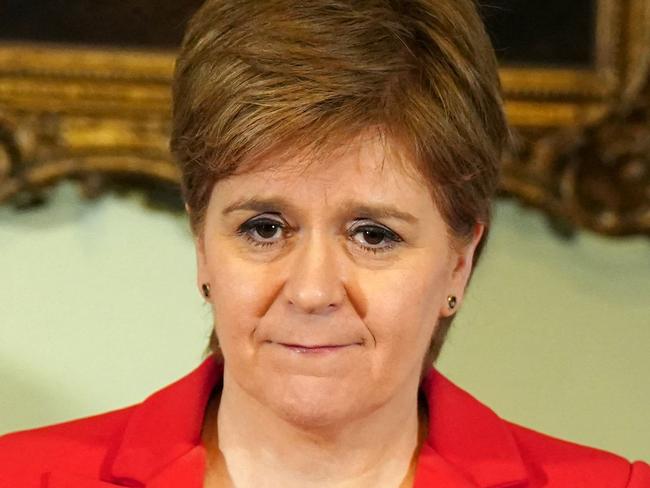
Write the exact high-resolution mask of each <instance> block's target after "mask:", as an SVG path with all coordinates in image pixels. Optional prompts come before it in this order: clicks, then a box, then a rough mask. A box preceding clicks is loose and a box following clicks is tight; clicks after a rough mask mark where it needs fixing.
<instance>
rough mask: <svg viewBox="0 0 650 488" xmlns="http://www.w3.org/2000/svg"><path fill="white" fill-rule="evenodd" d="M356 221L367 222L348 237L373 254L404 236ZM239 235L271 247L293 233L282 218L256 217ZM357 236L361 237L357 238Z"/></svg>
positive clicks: (380, 251) (385, 250)
mask: <svg viewBox="0 0 650 488" xmlns="http://www.w3.org/2000/svg"><path fill="white" fill-rule="evenodd" d="M356 222H366V223H363V224H360V225H355V226H352V227H351V228H350V229H348V239H349V240H350V241H352V242H353V243H355V244H356V245H357V246H358V247H359V248H361V250H363V251H364V252H368V253H372V254H379V253H382V252H387V251H390V250H392V249H393V248H395V247H396V246H397V245H398V244H399V243H400V242H402V238H401V237H400V236H399V235H397V234H396V233H395V232H393V231H392V230H390V229H388V228H387V227H384V226H381V225H378V224H376V223H368V222H369V221H368V220H359V221H356ZM237 235H238V236H240V237H242V238H244V239H245V240H246V241H247V242H248V243H249V244H251V245H253V246H255V247H259V248H265V249H269V248H271V247H273V246H278V245H282V240H283V239H285V238H286V237H288V235H291V229H290V228H289V226H288V225H286V224H285V223H284V222H282V221H280V220H275V219H270V218H268V217H261V218H259V217H256V218H253V219H250V220H248V221H246V222H244V223H243V224H242V225H240V226H239V228H238V229H237ZM357 236H359V239H357V238H356V237H357ZM382 243H383V244H382Z"/></svg>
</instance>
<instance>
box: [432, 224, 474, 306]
mask: <svg viewBox="0 0 650 488" xmlns="http://www.w3.org/2000/svg"><path fill="white" fill-rule="evenodd" d="M484 233H485V225H483V224H476V225H474V229H473V230H472V238H471V240H470V241H469V242H468V243H466V244H464V245H463V246H462V247H460V248H458V249H454V250H453V252H452V262H451V276H450V279H449V282H448V283H449V284H448V290H447V293H446V294H445V296H444V303H443V304H442V305H441V309H440V316H441V317H449V316H450V315H453V314H454V313H456V310H458V308H459V306H460V305H461V303H462V302H463V298H464V296H465V289H466V287H467V282H468V281H469V277H470V276H471V274H472V266H473V263H474V252H475V251H476V247H477V246H478V244H479V242H481V238H482V237H483V234H484ZM449 295H453V296H455V297H456V306H455V307H454V308H453V309H452V308H450V307H449V305H448V303H447V297H448V296H449Z"/></svg>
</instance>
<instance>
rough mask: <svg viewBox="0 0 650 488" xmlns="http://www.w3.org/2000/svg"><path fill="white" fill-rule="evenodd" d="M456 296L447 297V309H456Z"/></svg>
mask: <svg viewBox="0 0 650 488" xmlns="http://www.w3.org/2000/svg"><path fill="white" fill-rule="evenodd" d="M456 303H457V300H456V295H449V296H448V297H447V306H448V307H449V309H450V310H453V309H455V308H456Z"/></svg>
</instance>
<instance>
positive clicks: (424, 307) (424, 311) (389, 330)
mask: <svg viewBox="0 0 650 488" xmlns="http://www.w3.org/2000/svg"><path fill="white" fill-rule="evenodd" d="M422 269H428V270H430V271H429V272H428V273H422ZM446 275H447V273H446V270H445V269H444V267H442V266H428V267H426V268H423V267H420V266H414V267H413V268H412V269H401V270H400V271H399V272H391V273H389V274H387V275H386V276H383V277H379V279H377V277H376V276H375V277H374V278H373V279H372V280H368V281H367V282H368V283H372V285H371V286H368V287H367V288H366V290H367V291H366V294H367V296H368V303H369V304H370V306H369V308H368V316H367V318H366V325H367V327H368V329H369V330H370V332H371V334H372V335H373V337H374V338H375V340H376V341H377V345H378V347H384V348H385V350H386V351H390V352H389V354H400V352H401V351H402V350H403V349H405V348H406V349H408V350H409V351H410V353H411V354H413V353H414V351H416V350H418V351H419V350H422V351H425V350H426V348H427V347H428V342H429V339H430V338H431V335H432V333H433V329H434V327H435V325H436V323H437V321H438V311H439V304H440V303H441V299H442V297H443V296H444V294H445V289H446V284H447V283H446V282H447V277H446ZM414 356H415V355H414ZM414 359H415V357H414Z"/></svg>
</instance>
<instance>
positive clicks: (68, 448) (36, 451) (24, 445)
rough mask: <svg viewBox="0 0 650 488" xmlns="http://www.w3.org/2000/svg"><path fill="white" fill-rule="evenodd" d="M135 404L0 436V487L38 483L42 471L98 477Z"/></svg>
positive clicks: (25, 485) (38, 484)
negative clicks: (72, 471) (70, 472)
mask: <svg viewBox="0 0 650 488" xmlns="http://www.w3.org/2000/svg"><path fill="white" fill-rule="evenodd" d="M134 408H135V407H129V408H123V409H121V410H116V411H113V412H108V413H104V414H101V415H96V416H92V417H87V418H83V419H78V420H73V421H70V422H64V423H61V424H56V425H52V426H48V427H41V428H38V429H32V430H26V431H22V432H15V433H11V434H7V435H4V436H0V487H5V486H21V487H25V488H28V487H32V486H34V487H36V486H39V487H40V486H41V484H40V483H41V480H40V479H41V476H42V473H44V472H48V471H53V470H61V469H63V470H69V469H72V470H74V471H76V472H79V473H83V474H87V475H89V476H97V475H99V474H100V471H101V469H102V463H103V460H104V459H105V457H106V454H107V452H109V451H110V450H111V449H113V448H115V447H116V446H115V445H116V444H117V443H119V440H120V438H121V435H122V432H123V431H124V429H125V427H126V424H127V422H128V419H129V418H130V416H131V413H132V412H133V410H134Z"/></svg>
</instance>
